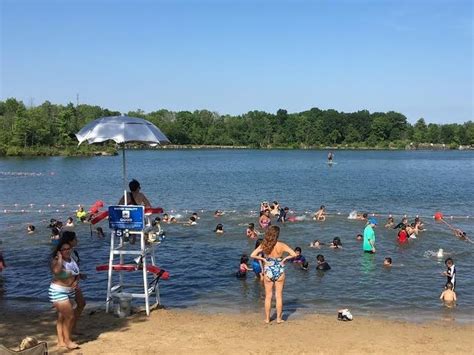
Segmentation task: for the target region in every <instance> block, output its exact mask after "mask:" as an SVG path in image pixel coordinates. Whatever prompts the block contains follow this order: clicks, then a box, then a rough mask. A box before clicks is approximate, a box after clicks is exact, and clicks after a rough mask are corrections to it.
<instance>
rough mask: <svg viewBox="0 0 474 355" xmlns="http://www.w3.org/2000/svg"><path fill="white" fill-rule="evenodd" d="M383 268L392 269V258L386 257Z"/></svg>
mask: <svg viewBox="0 0 474 355" xmlns="http://www.w3.org/2000/svg"><path fill="white" fill-rule="evenodd" d="M383 266H384V267H392V258H391V257H386V258H385V259H383Z"/></svg>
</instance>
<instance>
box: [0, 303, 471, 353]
mask: <svg viewBox="0 0 474 355" xmlns="http://www.w3.org/2000/svg"><path fill="white" fill-rule="evenodd" d="M0 313H2V314H1V317H0V343H2V344H4V345H6V346H8V347H11V348H15V347H16V346H18V343H19V342H20V341H21V339H22V338H23V337H24V336H27V335H30V336H35V337H37V338H38V339H39V340H44V341H47V342H48V345H49V349H50V351H52V353H70V354H157V353H159V354H173V355H175V354H289V353H296V352H297V353H300V354H342V353H346V354H347V353H350V354H382V353H383V354H400V353H405V354H421V353H423V354H427V353H428V354H435V353H436V354H448V353H449V354H452V353H455V354H472V351H473V349H474V324H473V323H469V324H458V323H456V322H453V321H449V320H447V321H438V322H435V323H421V324H417V323H409V322H402V321H392V320H384V319H372V318H366V317H358V316H357V315H354V320H353V321H351V322H342V321H338V320H337V319H336V315H334V316H328V315H306V316H298V317H290V318H289V319H287V321H286V322H285V323H283V324H276V322H275V321H273V322H272V323H271V324H270V325H265V324H264V322H263V314H257V313H245V314H244V313H242V314H205V313H197V312H195V311H189V310H165V309H156V310H154V311H153V312H152V313H151V316H150V317H146V316H145V314H144V313H143V312H141V313H136V314H134V315H132V316H131V317H129V318H126V319H119V318H116V317H114V316H113V315H111V314H106V313H105V312H104V311H103V310H91V309H86V311H85V312H84V314H83V316H82V318H81V321H80V323H79V332H80V333H81V334H79V335H78V336H76V337H75V339H76V341H77V342H78V343H79V344H80V346H81V348H80V349H78V350H74V351H65V350H64V349H58V348H57V347H56V336H55V319H56V318H55V317H56V315H55V313H54V312H53V311H52V310H51V311H47V312H30V313H25V312H21V313H13V312H11V311H8V310H2V311H1V312H0Z"/></svg>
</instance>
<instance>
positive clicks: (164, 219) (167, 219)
mask: <svg viewBox="0 0 474 355" xmlns="http://www.w3.org/2000/svg"><path fill="white" fill-rule="evenodd" d="M163 223H170V216H168V213H165V214H164V215H163Z"/></svg>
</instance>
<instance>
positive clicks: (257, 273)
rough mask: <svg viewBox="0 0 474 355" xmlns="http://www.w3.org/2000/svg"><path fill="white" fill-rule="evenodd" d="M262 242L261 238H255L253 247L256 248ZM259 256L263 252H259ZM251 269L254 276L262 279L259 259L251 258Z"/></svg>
mask: <svg viewBox="0 0 474 355" xmlns="http://www.w3.org/2000/svg"><path fill="white" fill-rule="evenodd" d="M262 242H263V239H262V238H259V239H257V241H256V242H255V249H257V248H258V247H259V246H260V244H262ZM259 256H261V257H263V252H261V253H260V254H259ZM252 269H253V272H254V273H255V276H256V277H257V278H258V279H259V280H261V281H263V276H264V275H263V263H262V261H261V260H258V259H252Z"/></svg>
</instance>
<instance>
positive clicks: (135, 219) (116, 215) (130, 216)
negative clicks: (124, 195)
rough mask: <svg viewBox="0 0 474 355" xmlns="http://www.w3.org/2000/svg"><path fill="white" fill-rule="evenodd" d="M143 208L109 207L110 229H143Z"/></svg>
mask: <svg viewBox="0 0 474 355" xmlns="http://www.w3.org/2000/svg"><path fill="white" fill-rule="evenodd" d="M144 216H145V207H143V206H110V207H109V227H110V229H130V230H142V229H143V228H144V224H145V223H144Z"/></svg>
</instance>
